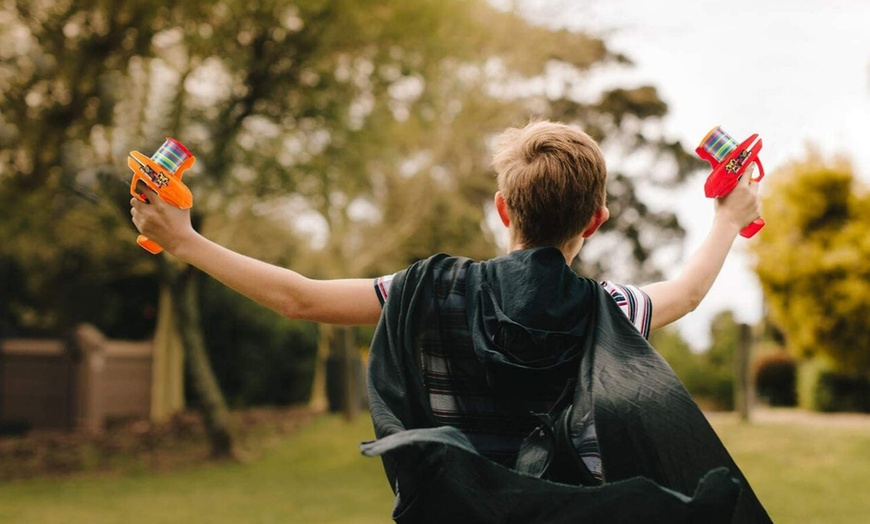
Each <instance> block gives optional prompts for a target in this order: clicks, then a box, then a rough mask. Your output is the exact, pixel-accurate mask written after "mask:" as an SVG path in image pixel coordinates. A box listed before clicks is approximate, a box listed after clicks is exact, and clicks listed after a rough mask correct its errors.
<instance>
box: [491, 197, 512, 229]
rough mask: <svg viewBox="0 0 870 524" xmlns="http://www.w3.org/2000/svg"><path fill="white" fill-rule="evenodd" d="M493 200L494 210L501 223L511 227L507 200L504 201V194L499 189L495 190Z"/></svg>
mask: <svg viewBox="0 0 870 524" xmlns="http://www.w3.org/2000/svg"><path fill="white" fill-rule="evenodd" d="M493 201H494V203H495V210H496V211H498V216H499V218H501V223H502V224H504V227H508V228H509V227H511V216H510V214H509V213H508V209H507V202H505V201H504V195H502V194H501V191H496V192H495V197H494V199H493Z"/></svg>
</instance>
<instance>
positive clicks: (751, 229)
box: [740, 217, 764, 238]
mask: <svg viewBox="0 0 870 524" xmlns="http://www.w3.org/2000/svg"><path fill="white" fill-rule="evenodd" d="M763 227H764V219H763V218H761V217H758V218H756V219H755V220H753V221H752V223H750V224H749V225H748V226H746V227H744V228H743V229H741V230H740V236H742V237H743V238H752V237H753V236H755V234H756V233H758V232H759V231H761V228H763Z"/></svg>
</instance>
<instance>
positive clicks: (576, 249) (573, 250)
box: [508, 235, 584, 266]
mask: <svg viewBox="0 0 870 524" xmlns="http://www.w3.org/2000/svg"><path fill="white" fill-rule="evenodd" d="M583 240H584V238H583V235H577V237H576V238H574V239H572V240H569V241H568V242H565V244H563V245H562V246H530V245H526V244H524V243H522V242H519V241H515V240H514V239H513V238H512V239H511V240H510V242H509V243H508V253H513V252H514V251H520V250H523V249H531V248H534V247H555V248H557V249H558V250H559V251H561V252H562V255H563V256H564V257H565V263H566V264H568V265H569V266H570V265H571V262H572V261H573V260H574V258H576V257H577V255H578V254H579V253H580V248H582V247H583Z"/></svg>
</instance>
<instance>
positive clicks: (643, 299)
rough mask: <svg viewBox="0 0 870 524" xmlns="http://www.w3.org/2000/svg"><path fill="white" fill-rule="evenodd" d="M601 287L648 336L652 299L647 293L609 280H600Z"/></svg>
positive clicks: (638, 328) (644, 334) (640, 330)
mask: <svg viewBox="0 0 870 524" xmlns="http://www.w3.org/2000/svg"><path fill="white" fill-rule="evenodd" d="M600 284H601V287H603V288H604V290H605V291H607V292H608V293H610V296H611V297H613V300H615V301H616V305H618V306H619V309H621V310H622V312H623V313H625V316H627V317H628V319H629V320H630V321H631V323H632V324H634V327H636V328H637V330H638V331H639V332H640V334H641V335H643V338H649V329H650V321H651V320H652V300H650V298H649V295H647V294H646V293H644V292H643V291H641V290H640V289H638V288H637V287H635V286H627V285H620V284H614V283H613V282H610V281H604V282H600Z"/></svg>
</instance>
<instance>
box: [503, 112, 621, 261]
mask: <svg viewBox="0 0 870 524" xmlns="http://www.w3.org/2000/svg"><path fill="white" fill-rule="evenodd" d="M493 168H494V169H495V172H496V175H497V177H498V189H499V191H501V194H502V196H503V197H504V200H505V203H506V204H507V208H508V213H509V215H510V218H511V221H512V222H513V224H514V231H515V234H516V235H517V238H516V240H518V241H520V242H521V243H522V244H524V245H525V246H526V247H544V246H555V247H561V246H562V245H563V244H564V243H565V242H567V241H568V240H571V239H572V238H575V237H576V236H577V235H579V234H580V233H581V232H583V230H584V229H585V228H586V226H587V225H588V224H589V221H590V220H591V219H592V216H593V215H594V214H595V212H596V211H597V210H598V209H599V208H601V207H602V206H603V205H604V204H605V201H606V191H607V189H606V186H607V167H606V165H605V162H604V154H603V153H602V152H601V149H600V148H599V147H598V144H596V143H595V141H594V140H593V139H592V138H591V137H590V136H589V135H587V134H586V133H584V132H583V131H580V130H579V129H577V128H575V127H571V126H568V125H565V124H560V123H555V122H547V121H535V122H531V123H529V124H528V125H526V126H525V127H522V128H510V129H508V130H506V131H505V132H504V133H502V135H501V136H500V137H499V140H498V142H497V144H496V147H495V151H494V154H493Z"/></svg>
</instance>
